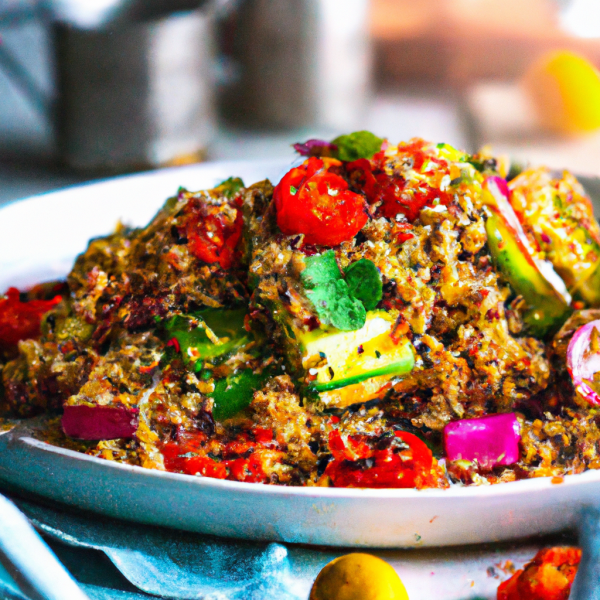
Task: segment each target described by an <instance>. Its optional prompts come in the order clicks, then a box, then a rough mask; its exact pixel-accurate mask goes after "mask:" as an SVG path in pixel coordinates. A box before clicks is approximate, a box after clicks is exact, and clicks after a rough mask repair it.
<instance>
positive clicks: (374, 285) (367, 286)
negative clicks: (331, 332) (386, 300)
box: [344, 258, 383, 310]
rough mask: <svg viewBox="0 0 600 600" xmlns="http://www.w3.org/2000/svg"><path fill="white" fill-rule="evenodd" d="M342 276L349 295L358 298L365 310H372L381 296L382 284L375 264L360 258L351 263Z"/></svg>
mask: <svg viewBox="0 0 600 600" xmlns="http://www.w3.org/2000/svg"><path fill="white" fill-rule="evenodd" d="M344 274H345V275H346V283H347V284H348V289H349V290H350V294H351V295H352V296H354V297H355V298H358V300H360V301H361V302H362V303H363V305H364V307H365V309H366V310H373V309H374V308H375V307H376V306H377V304H378V303H379V301H380V300H381V297H382V295H383V282H382V281H381V274H380V273H379V269H377V267H376V266H375V263H373V262H372V261H370V260H368V259H366V258H361V259H360V260H358V261H356V262H355V263H352V264H351V265H350V266H349V267H348V268H347V269H346V271H345V273H344Z"/></svg>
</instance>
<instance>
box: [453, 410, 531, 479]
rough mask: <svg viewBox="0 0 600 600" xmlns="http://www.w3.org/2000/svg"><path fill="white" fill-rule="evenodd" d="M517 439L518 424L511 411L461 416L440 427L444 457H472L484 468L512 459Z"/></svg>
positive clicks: (517, 450)
mask: <svg viewBox="0 0 600 600" xmlns="http://www.w3.org/2000/svg"><path fill="white" fill-rule="evenodd" d="M520 440H521V427H520V425H519V421H518V420H517V417H516V415H515V414H514V413H506V414H501V415H491V416H489V417H481V418H480V419H462V420H460V421H453V422H452V423H448V425H446V427H445V428H444V447H445V449H446V458H447V459H448V460H468V461H471V462H472V461H475V460H476V461H477V463H478V464H479V465H480V466H481V467H483V468H485V469H491V468H492V467H495V466H496V465H512V464H514V463H516V462H517V461H518V460H519V441H520Z"/></svg>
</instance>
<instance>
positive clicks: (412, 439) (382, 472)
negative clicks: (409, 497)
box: [325, 431, 435, 488]
mask: <svg viewBox="0 0 600 600" xmlns="http://www.w3.org/2000/svg"><path fill="white" fill-rule="evenodd" d="M395 435H396V437H397V438H400V439H401V440H402V441H403V442H404V443H405V444H406V445H407V446H408V448H405V449H399V450H398V451H395V449H394V447H393V445H392V446H390V447H389V448H386V449H384V450H378V449H373V450H371V451H367V450H366V446H367V445H366V444H365V443H364V441H363V442H361V441H360V440H357V439H356V438H357V437H358V436H351V437H349V438H348V443H347V444H344V442H343V439H342V437H341V436H340V434H339V432H338V431H332V432H331V433H330V434H329V447H330V450H331V453H332V454H333V456H334V460H333V461H331V462H330V463H329V464H328V465H327V469H326V470H325V474H326V475H328V476H329V477H330V479H331V481H332V483H333V485H334V486H335V487H363V488H412V487H416V488H423V487H430V486H433V485H435V483H434V480H433V477H432V473H431V471H432V467H433V455H432V454H431V451H430V450H429V448H428V447H427V446H426V445H425V443H424V442H422V441H421V440H420V439H419V438H418V437H417V436H415V435H413V434H412V433H407V432H405V431H396V432H395ZM350 457H355V458H354V460H350Z"/></svg>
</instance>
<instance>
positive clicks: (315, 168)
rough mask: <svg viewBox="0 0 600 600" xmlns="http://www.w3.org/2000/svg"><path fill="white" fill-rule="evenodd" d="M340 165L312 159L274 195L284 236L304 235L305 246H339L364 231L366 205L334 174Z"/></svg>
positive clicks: (286, 178) (288, 176) (292, 173)
mask: <svg viewBox="0 0 600 600" xmlns="http://www.w3.org/2000/svg"><path fill="white" fill-rule="evenodd" d="M341 165H342V163H341V162H340V161H339V160H336V159H333V158H315V157H311V158H309V159H308V160H305V161H304V162H303V163H302V164H301V165H300V166H299V167H296V168H294V169H291V170H290V171H289V172H288V173H286V175H284V177H283V179H282V180H281V181H280V182H279V184H278V185H277V187H276V188H275V190H274V192H273V198H274V201H275V208H276V210H277V225H278V226H279V229H281V231H282V232H283V233H284V234H286V235H294V234H299V233H303V234H304V241H305V243H306V244H316V245H319V246H337V245H339V244H341V243H342V242H345V241H347V240H351V239H352V238H353V237H354V236H355V235H356V234H357V233H358V232H359V231H360V230H361V229H362V228H363V226H364V225H365V223H366V222H367V220H368V218H369V216H368V212H367V203H366V201H365V198H364V197H363V196H361V195H360V194H356V193H354V192H351V191H350V190H349V189H348V187H349V186H348V182H347V181H346V180H345V179H344V178H343V177H341V176H340V175H339V174H337V173H336V172H335V169H336V168H339V167H341Z"/></svg>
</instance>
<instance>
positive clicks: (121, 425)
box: [62, 404, 140, 440]
mask: <svg viewBox="0 0 600 600" xmlns="http://www.w3.org/2000/svg"><path fill="white" fill-rule="evenodd" d="M139 412H140V411H139V410H138V409H137V408H127V407H125V406H87V405H86V404H78V405H75V406H71V405H66V406H64V413H63V416H62V428H63V431H64V432H65V433H66V434H67V435H68V436H69V437H72V438H77V439H80V440H115V439H118V438H131V437H133V436H134V435H135V432H136V431H137V428H138V420H139Z"/></svg>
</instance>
